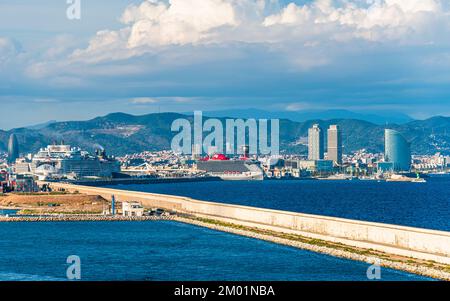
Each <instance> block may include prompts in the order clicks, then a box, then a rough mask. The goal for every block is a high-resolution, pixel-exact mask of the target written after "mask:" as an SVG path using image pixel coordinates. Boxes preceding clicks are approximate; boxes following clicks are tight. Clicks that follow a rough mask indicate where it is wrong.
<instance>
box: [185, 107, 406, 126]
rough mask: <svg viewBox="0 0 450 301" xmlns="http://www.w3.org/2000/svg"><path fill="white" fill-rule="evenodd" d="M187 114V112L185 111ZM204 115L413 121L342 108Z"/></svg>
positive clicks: (394, 114)
mask: <svg viewBox="0 0 450 301" xmlns="http://www.w3.org/2000/svg"><path fill="white" fill-rule="evenodd" d="M186 114H187V115H189V113H186ZM203 114H204V115H207V116H210V117H234V118H245V119H247V118H256V119H262V118H265V119H273V118H277V119H289V120H292V121H297V122H304V121H308V120H314V119H316V120H317V119H321V120H331V119H358V120H363V121H368V122H371V123H374V124H379V125H382V124H386V123H388V124H390V123H395V124H403V123H407V122H410V121H413V118H411V117H410V116H408V115H406V114H403V113H400V112H394V111H392V112H391V111H379V112H377V111H371V113H367V112H359V111H349V110H343V109H334V110H301V111H265V110H260V109H231V110H222V111H206V112H204V113H203Z"/></svg>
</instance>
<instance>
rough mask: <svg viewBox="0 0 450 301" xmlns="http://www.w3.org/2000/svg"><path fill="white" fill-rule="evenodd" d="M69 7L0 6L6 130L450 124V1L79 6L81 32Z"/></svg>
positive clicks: (215, 0)
mask: <svg viewBox="0 0 450 301" xmlns="http://www.w3.org/2000/svg"><path fill="white" fill-rule="evenodd" d="M68 2H76V1H75V0H69V1H68V0H28V1H26V0H2V1H1V2H0V129H10V128H14V127H19V126H26V125H32V124H38V123H42V122H45V121H48V120H84V119H89V118H93V117H96V116H99V115H105V114H108V113H111V112H119V111H120V112H127V113H132V114H146V113H151V112H160V111H177V112H187V111H193V110H204V111H208V110H209V111H212V110H214V111H216V110H221V109H244V108H258V109H264V110H270V111H302V110H327V109H347V110H352V111H364V112H369V113H370V112H372V111H377V112H380V111H396V112H402V113H405V114H409V115H410V116H412V117H415V118H420V119H423V118H428V117H430V116H434V115H445V116H450V1H446V0H309V1H308V0H303V1H282V0H114V1H110V0H79V3H80V10H79V13H80V19H72V20H71V19H69V17H68V14H67V10H68V9H69V8H72V5H73V3H68ZM75 8H76V6H75ZM69 12H74V11H73V10H69ZM75 12H78V11H77V10H75ZM72 15H73V14H72ZM69 16H70V14H69Z"/></svg>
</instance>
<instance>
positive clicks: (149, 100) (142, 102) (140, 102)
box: [130, 97, 159, 105]
mask: <svg viewBox="0 0 450 301" xmlns="http://www.w3.org/2000/svg"><path fill="white" fill-rule="evenodd" d="M158 102H159V101H158V100H157V99H155V98H151V97H136V98H133V99H131V100H130V103H132V104H138V105H146V104H154V103H158Z"/></svg>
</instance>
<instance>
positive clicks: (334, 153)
mask: <svg viewBox="0 0 450 301" xmlns="http://www.w3.org/2000/svg"><path fill="white" fill-rule="evenodd" d="M328 160H332V161H333V162H335V163H337V164H341V163H342V133H341V129H340V128H339V126H337V125H330V128H329V129H328Z"/></svg>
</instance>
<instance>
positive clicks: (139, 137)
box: [0, 112, 450, 156]
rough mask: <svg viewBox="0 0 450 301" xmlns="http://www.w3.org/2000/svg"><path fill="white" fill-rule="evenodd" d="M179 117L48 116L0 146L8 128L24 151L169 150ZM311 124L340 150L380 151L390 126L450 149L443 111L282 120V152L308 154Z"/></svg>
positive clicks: (421, 143)
mask: <svg viewBox="0 0 450 301" xmlns="http://www.w3.org/2000/svg"><path fill="white" fill-rule="evenodd" d="M214 115H215V114H214V113H213V112H209V113H204V120H205V119H207V117H205V116H214ZM216 116H217V115H216ZM232 117H236V116H232ZM237 117H240V116H237ZM178 118H186V119H188V120H190V122H192V121H193V117H192V116H191V115H185V114H178V113H156V114H148V115H141V116H134V115H129V114H124V113H113V114H109V115H106V116H102V117H97V118H94V119H92V120H87V121H65V122H55V121H52V122H48V123H45V124H42V125H38V126H33V127H28V128H18V129H13V130H10V131H2V130H0V151H3V152H4V151H6V150H7V143H8V138H9V136H10V134H12V133H15V134H16V135H17V138H18V141H19V145H20V151H21V152H22V153H34V152H36V151H37V150H38V149H39V148H41V147H44V146H46V145H48V144H51V143H53V142H58V143H59V142H61V141H65V142H66V143H67V144H71V145H76V146H80V147H81V148H83V149H86V150H88V151H93V150H94V149H97V148H105V149H106V150H107V151H108V153H110V154H113V155H117V156H119V155H124V154H129V153H137V152H141V151H146V150H148V151H157V150H167V149H170V143H171V140H172V137H173V136H174V135H175V134H176V133H174V132H171V124H172V122H173V121H174V120H175V119H178ZM257 118H259V117H257ZM221 119H222V120H224V118H221ZM314 123H318V124H320V125H321V126H322V128H323V129H326V128H328V126H329V125H330V124H337V125H339V126H340V127H341V129H342V133H343V144H344V152H351V151H356V150H359V149H363V148H364V149H367V150H368V151H371V152H383V150H384V129H385V128H387V127H388V128H391V129H395V130H398V131H400V132H401V133H402V134H403V135H404V136H405V138H406V139H407V140H408V141H410V142H411V149H412V152H413V153H415V154H434V153H436V152H441V153H443V154H450V117H441V116H437V117H433V118H430V119H426V120H413V121H409V122H406V123H401V124H396V123H391V124H388V125H386V124H384V125H382V124H376V123H373V122H369V121H366V120H359V119H348V118H337V119H328V120H324V119H312V120H307V121H293V120H290V119H281V120H280V148H281V151H282V152H283V153H297V154H306V152H307V145H306V143H307V135H308V128H309V127H311V126H312V124H314Z"/></svg>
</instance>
